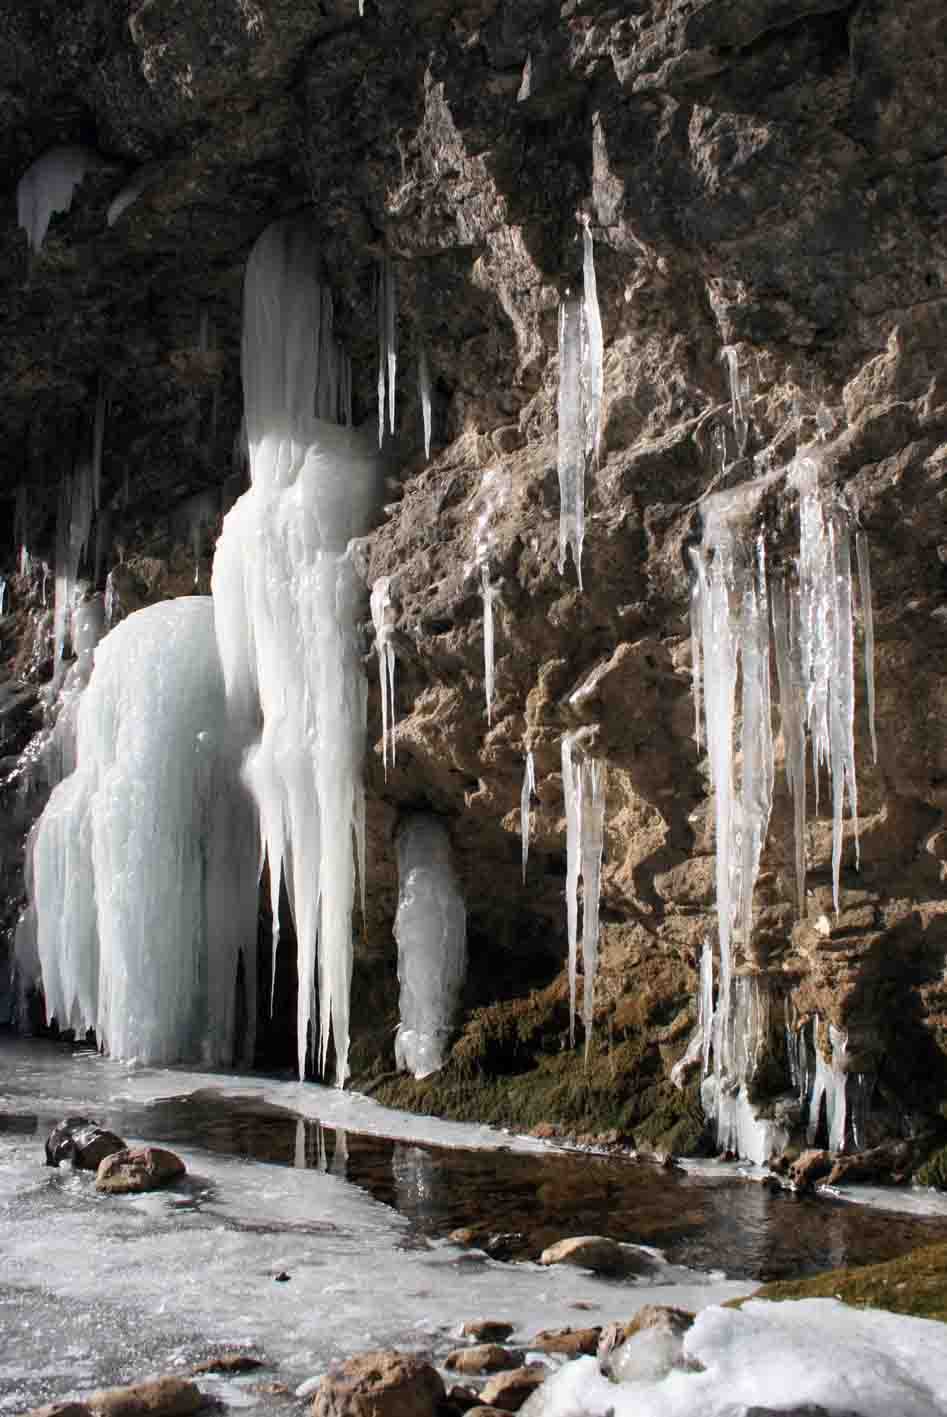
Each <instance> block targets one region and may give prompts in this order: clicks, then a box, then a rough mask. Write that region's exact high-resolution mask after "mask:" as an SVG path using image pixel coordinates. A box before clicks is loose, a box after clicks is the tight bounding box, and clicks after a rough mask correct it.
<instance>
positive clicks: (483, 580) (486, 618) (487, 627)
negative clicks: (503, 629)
mask: <svg viewBox="0 0 947 1417" xmlns="http://www.w3.org/2000/svg"><path fill="white" fill-rule="evenodd" d="M480 593H481V595H482V596H483V683H484V692H485V695H486V700H487V723H492V722H493V678H494V675H493V668H494V658H493V587H492V585H491V584H490V567H489V566H488V565H487V563H486V562H484V564H483V565H482V566H481V567H480Z"/></svg>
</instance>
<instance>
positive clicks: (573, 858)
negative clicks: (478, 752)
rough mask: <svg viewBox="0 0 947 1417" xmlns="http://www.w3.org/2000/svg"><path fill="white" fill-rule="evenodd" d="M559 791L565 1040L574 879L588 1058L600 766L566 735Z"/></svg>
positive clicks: (572, 981)
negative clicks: (563, 849)
mask: <svg viewBox="0 0 947 1417" xmlns="http://www.w3.org/2000/svg"><path fill="white" fill-rule="evenodd" d="M561 753H562V791H563V798H564V801H565V814H566V926H567V932H568V938H569V1037H570V1042H571V1043H572V1044H574V1043H575V1014H576V976H577V974H578V942H579V895H578V891H579V878H580V876H581V878H582V966H583V973H584V985H583V995H582V1020H583V1023H584V1025H585V1051H586V1056H587V1055H588V1049H589V1042H590V1040H591V1035H592V1020H593V1017H594V1013H595V979H596V974H597V972H598V936H599V900H600V896H601V888H602V850H603V847H604V843H605V764H604V763H603V762H601V761H599V760H596V759H594V758H589V757H586V756H585V755H584V754H583V753H582V752H581V750H579V749H578V748H577V746H576V743H575V739H574V737H573V736H572V734H570V733H567V734H566V735H565V737H564V738H563V740H562V745H561Z"/></svg>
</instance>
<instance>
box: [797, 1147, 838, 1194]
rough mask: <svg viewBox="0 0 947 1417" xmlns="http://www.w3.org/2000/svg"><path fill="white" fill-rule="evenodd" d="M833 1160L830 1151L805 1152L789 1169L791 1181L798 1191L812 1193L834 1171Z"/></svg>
mask: <svg viewBox="0 0 947 1417" xmlns="http://www.w3.org/2000/svg"><path fill="white" fill-rule="evenodd" d="M832 1164H833V1158H832V1155H831V1152H828V1151H815V1150H810V1151H804V1152H803V1153H802V1155H801V1156H799V1157H798V1158H797V1159H796V1160H795V1161H794V1162H793V1163H792V1165H791V1166H790V1168H789V1179H790V1181H791V1182H792V1184H793V1185H794V1186H795V1188H796V1190H797V1191H810V1190H812V1188H813V1186H815V1185H816V1183H817V1182H818V1181H822V1180H824V1179H825V1177H826V1176H827V1175H828V1174H829V1172H830V1171H831V1170H832Z"/></svg>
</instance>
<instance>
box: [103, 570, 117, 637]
mask: <svg viewBox="0 0 947 1417" xmlns="http://www.w3.org/2000/svg"><path fill="white" fill-rule="evenodd" d="M118 608H119V599H118V592H117V590H116V589H115V573H114V571H109V573H108V575H107V576H106V578H105V628H106V629H107V630H110V629H111V628H112V625H113V623H114V621H115V612H116V610H117V609H118Z"/></svg>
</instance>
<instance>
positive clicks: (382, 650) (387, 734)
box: [370, 576, 395, 781]
mask: <svg viewBox="0 0 947 1417" xmlns="http://www.w3.org/2000/svg"><path fill="white" fill-rule="evenodd" d="M370 603H371V612H372V624H373V625H374V627H375V653H376V655H377V656H378V688H379V691H380V695H381V758H382V763H383V764H384V768H385V780H386V781H387V780H388V749H389V744H390V745H391V766H392V767H394V765H395V650H394V645H393V644H392V642H391V641H392V637H393V635H394V628H395V609H394V606H393V605H392V603H391V578H390V577H389V576H379V577H378V579H377V580H376V581H375V584H374V585H373V586H372V593H371V601H370Z"/></svg>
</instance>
